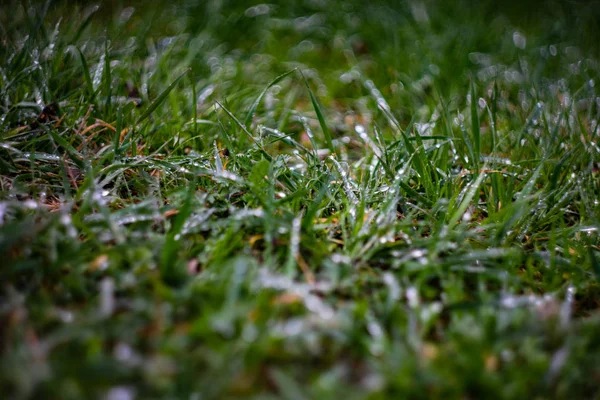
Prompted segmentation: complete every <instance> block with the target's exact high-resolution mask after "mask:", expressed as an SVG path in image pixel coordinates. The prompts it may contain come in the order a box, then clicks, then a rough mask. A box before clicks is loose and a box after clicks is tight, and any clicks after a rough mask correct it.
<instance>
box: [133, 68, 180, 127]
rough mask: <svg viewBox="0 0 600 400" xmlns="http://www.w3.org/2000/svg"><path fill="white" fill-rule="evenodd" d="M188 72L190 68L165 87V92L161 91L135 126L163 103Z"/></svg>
mask: <svg viewBox="0 0 600 400" xmlns="http://www.w3.org/2000/svg"><path fill="white" fill-rule="evenodd" d="M190 71H191V68H187V69H186V70H185V71H183V72H182V73H181V74H180V75H179V76H178V77H177V78H175V80H174V81H173V82H171V84H170V85H169V86H167V88H166V89H165V90H163V91H162V93H161V94H160V95H159V96H158V97H157V98H156V99H155V100H154V101H153V102H152V103H150V105H149V106H148V108H146V110H145V111H144V112H143V113H142V115H140V117H139V118H138V119H137V121H136V125H139V124H140V123H141V122H143V121H144V120H145V119H146V118H148V117H149V116H150V115H151V114H152V112H154V110H156V108H157V107H158V106H160V105H161V104H162V102H163V101H165V99H166V98H167V96H168V95H169V93H171V90H173V88H175V86H176V85H177V83H178V82H179V81H180V80H181V78H183V77H184V76H185V75H186V74H187V73H188V72H190Z"/></svg>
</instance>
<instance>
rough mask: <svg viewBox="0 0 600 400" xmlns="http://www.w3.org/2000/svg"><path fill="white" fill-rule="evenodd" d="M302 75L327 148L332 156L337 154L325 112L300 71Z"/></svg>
mask: <svg viewBox="0 0 600 400" xmlns="http://www.w3.org/2000/svg"><path fill="white" fill-rule="evenodd" d="M300 74H302V79H303V80H304V84H305V85H306V88H307V89H308V94H309V95H310V101H311V102H312V105H313V108H314V109H315V113H316V114H317V118H318V120H319V124H320V125H321V130H322V131H323V135H324V136H325V142H326V143H327V147H328V148H329V150H330V151H331V154H335V148H334V147H333V141H332V139H331V133H330V132H329V128H328V127H327V123H326V122H325V117H324V116H323V112H322V111H321V106H319V102H318V101H317V98H316V97H315V94H314V93H313V91H312V89H311V88H310V85H309V84H308V81H307V80H306V77H305V76H304V74H303V73H302V71H300Z"/></svg>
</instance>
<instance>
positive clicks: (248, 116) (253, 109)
mask: <svg viewBox="0 0 600 400" xmlns="http://www.w3.org/2000/svg"><path fill="white" fill-rule="evenodd" d="M296 70H297V68H294V69H293V70H291V71H287V72H285V73H283V74H281V75H279V76H278V77H277V78H275V79H273V80H272V81H271V82H270V83H269V84H268V85H267V86H266V87H265V88H264V89H263V91H262V92H260V94H259V95H258V97H257V98H256V100H254V103H252V106H250V109H249V110H248V113H247V114H246V118H245V119H244V126H245V127H246V128H247V129H250V123H251V122H252V117H253V116H254V113H255V112H256V108H257V107H258V105H259V104H260V101H261V100H262V98H263V97H264V95H265V94H266V93H267V91H268V90H269V88H271V87H272V86H273V85H276V84H278V83H279V82H281V80H282V79H283V78H285V77H286V76H288V75H290V74H291V73H292V72H295V71H296Z"/></svg>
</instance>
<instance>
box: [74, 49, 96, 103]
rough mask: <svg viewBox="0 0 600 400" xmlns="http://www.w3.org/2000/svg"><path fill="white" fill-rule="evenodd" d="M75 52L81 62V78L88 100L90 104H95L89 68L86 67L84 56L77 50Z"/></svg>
mask: <svg viewBox="0 0 600 400" xmlns="http://www.w3.org/2000/svg"><path fill="white" fill-rule="evenodd" d="M77 52H78V53H79V60H80V61H81V69H82V70H83V77H84V79H85V87H86V90H87V93H88V100H89V102H90V103H92V104H95V102H96V94H95V92H94V84H93V83H92V77H91V75H90V68H89V67H88V63H87V61H86V59H85V56H84V55H83V53H82V52H81V50H80V49H79V48H78V49H77Z"/></svg>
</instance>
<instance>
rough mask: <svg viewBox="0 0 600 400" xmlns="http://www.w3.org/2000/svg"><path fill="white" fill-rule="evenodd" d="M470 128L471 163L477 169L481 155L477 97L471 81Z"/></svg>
mask: <svg viewBox="0 0 600 400" xmlns="http://www.w3.org/2000/svg"><path fill="white" fill-rule="evenodd" d="M471 129H472V130H473V164H474V166H475V169H476V170H479V160H480V157H481V127H480V125H479V114H478V112H477V98H476V94H475V84H474V83H473V82H471Z"/></svg>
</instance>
